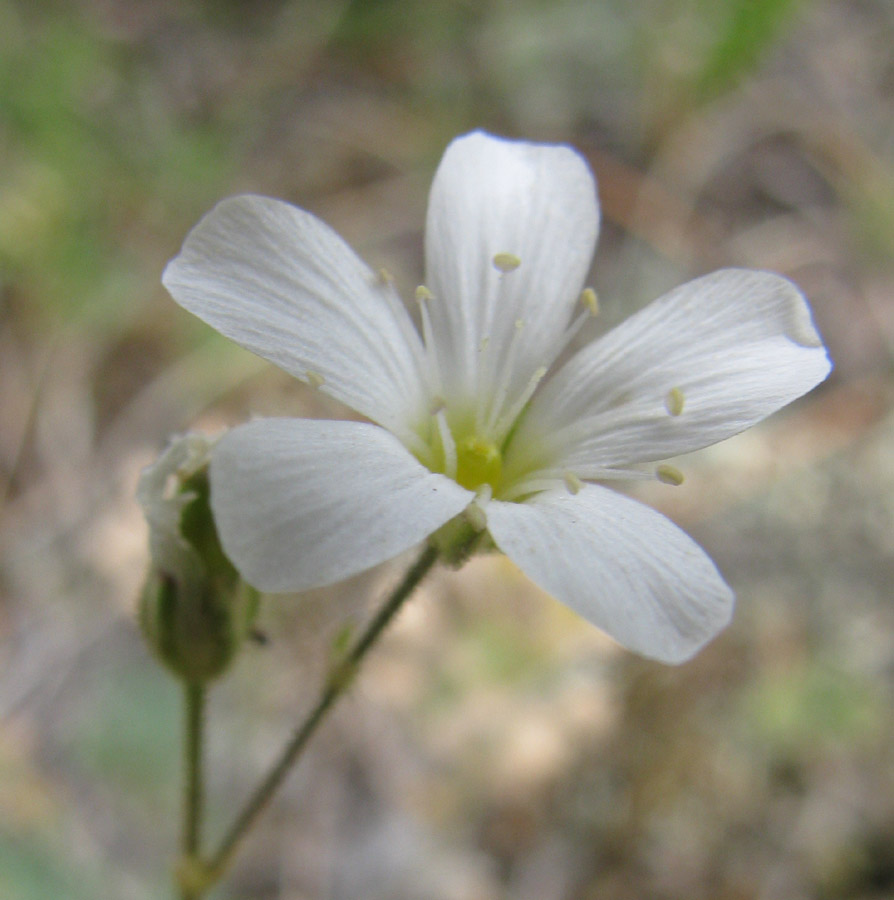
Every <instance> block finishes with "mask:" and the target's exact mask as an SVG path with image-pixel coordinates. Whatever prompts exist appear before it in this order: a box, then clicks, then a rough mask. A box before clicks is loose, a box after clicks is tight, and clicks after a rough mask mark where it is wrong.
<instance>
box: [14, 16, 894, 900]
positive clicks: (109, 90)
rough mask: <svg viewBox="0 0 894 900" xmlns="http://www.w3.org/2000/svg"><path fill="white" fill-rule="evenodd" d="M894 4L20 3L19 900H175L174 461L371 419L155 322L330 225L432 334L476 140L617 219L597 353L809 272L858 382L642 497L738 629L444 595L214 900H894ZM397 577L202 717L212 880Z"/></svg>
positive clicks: (326, 610)
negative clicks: (668, 628) (432, 277)
mask: <svg viewBox="0 0 894 900" xmlns="http://www.w3.org/2000/svg"><path fill="white" fill-rule="evenodd" d="M892 48H894V5H892V4H891V3H890V2H889V0H851V2H834V0H800V2H799V0H729V2H723V3H717V2H714V0H666V2H664V0H644V2H638V3H629V2H624V0H604V2H589V3H588V2H584V0H552V2H547V0H519V2H511V3H510V2H508V0H478V2H472V0H426V2H421V0H417V2H397V0H351V2H348V0H323V2H313V3H312V2H302V0H253V2H236V0H204V2H200V0H192V2H173V0H141V2H136V0H89V2H88V0H82V2H70V3H63V2H58V3H53V2H50V0H38V2H27V3H26V2H24V0H23V2H21V3H15V2H11V0H0V410H2V413H0V423H2V424H0V491H2V495H3V501H2V508H0V522H2V537H0V560H2V562H0V566H2V572H0V897H3V898H4V900H37V898H41V900H43V898H47V897H54V898H55V897H58V898H63V900H81V898H99V900H105V898H116V900H117V898H128V900H131V898H132V900H144V898H145V900H149V898H158V897H164V896H170V888H169V868H170V865H171V861H172V859H173V855H174V852H175V847H176V839H177V829H178V822H179V795H178V790H179V758H180V750H179V738H180V718H181V713H180V709H179V696H178V691H177V688H176V685H175V684H174V683H173V682H172V681H171V680H169V679H168V677H167V676H166V675H165V674H164V672H163V671H162V670H161V669H159V668H158V667H157V666H156V665H155V664H154V662H153V661H152V660H151V659H150V658H149V656H148V654H147V651H146V650H145V649H144V647H143V645H142V643H141V639H140V636H139V634H138V633H137V630H136V627H135V622H134V609H135V601H136V596H137V593H138V591H139V587H140V583H141V580H142V577H143V574H144V571H145V566H146V529H145V525H144V524H143V522H142V519H141V515H140V512H139V510H138V508H137V505H136V502H135V500H134V489H135V485H136V480H137V477H138V474H139V471H140V469H141V467H142V466H144V465H146V464H147V463H148V462H150V461H151V460H152V459H154V458H155V456H156V455H157V454H158V452H159V450H160V449H161V448H162V447H163V446H164V443H165V441H166V438H167V436H168V435H169V434H172V433H175V432H180V431H183V430H185V429H187V428H189V427H194V426H196V427H202V428H206V429H209V430H214V429H220V428H222V427H225V426H227V425H231V424H235V423H238V422H241V421H244V420H245V419H246V418H247V417H248V416H250V415H252V414H279V415H289V414H301V415H312V416H320V417H326V416H328V417H337V416H344V415H348V414H349V413H347V412H346V411H345V410H343V409H341V408H339V407H337V405H336V404H335V403H334V402H330V401H327V400H326V399H325V398H324V397H322V396H320V395H318V394H311V392H310V391H308V390H306V389H305V388H303V387H302V386H301V385H299V384H297V383H296V382H294V381H292V380H290V379H289V378H288V377H286V376H285V375H283V374H282V373H279V372H278V371H276V370H274V369H273V367H272V366H270V365H268V364H266V363H263V362H261V361H259V360H257V359H255V358H253V357H252V356H250V355H249V354H248V353H245V352H244V351H241V350H240V349H238V348H237V347H235V346H234V345H232V344H230V343H228V342H227V341H225V340H224V339H222V338H220V337H218V336H217V335H216V334H214V333H212V332H211V330H210V329H209V328H207V327H206V326H204V325H202V324H201V323H200V322H198V321H197V320H195V319H193V318H192V317H190V316H189V315H188V314H186V313H185V312H183V311H182V310H181V309H180V308H179V307H177V306H176V305H175V304H174V303H173V302H172V301H171V299H170V298H169V297H168V296H167V295H166V293H165V292H164V290H163V289H162V287H161V285H160V283H159V277H160V273H161V270H162V268H163V266H164V264H165V262H166V261H167V260H168V259H169V258H170V257H171V256H172V255H174V254H175V253H176V252H177V250H178V249H179V246H180V243H181V241H182V239H183V237H184V236H185V234H186V232H187V230H188V229H189V227H190V226H191V225H192V224H194V223H195V221H196V220H197V219H198V217H199V216H200V215H201V214H202V213H204V212H205V211H206V210H207V209H208V208H210V206H211V205H213V204H214V203H215V202H216V201H217V200H218V199H220V198H222V197H224V196H226V195H228V194H231V193H234V192H238V191H256V192H262V193H267V194H270V195H273V196H278V197H283V198H286V199H288V200H291V201H293V202H295V203H297V204H299V205H301V206H303V207H305V208H308V209H310V210H312V211H313V212H314V213H316V214H317V215H319V216H321V217H322V218H324V219H326V220H327V221H328V222H329V223H330V224H332V225H333V226H334V227H335V228H336V229H338V230H339V231H340V232H341V233H342V234H343V235H344V236H345V237H346V238H347V239H348V240H349V241H350V242H351V243H352V244H353V245H354V246H355V247H356V248H358V250H359V252H360V253H361V255H363V256H364V257H365V258H366V259H367V261H368V262H370V264H371V265H373V266H375V267H378V266H387V267H388V269H389V270H390V271H391V272H393V273H394V274H395V276H396V278H397V282H398V284H399V286H400V287H401V289H402V291H403V293H404V296H408V295H409V294H410V292H411V291H412V288H413V287H414V286H415V285H416V284H417V283H418V281H419V280H420V278H421V248H422V231H421V229H422V222H423V217H424V211H425V204H426V194H427V189H428V184H429V182H430V179H431V176H432V173H433V171H434V168H435V166H436V165H437V161H438V159H439V158H440V155H441V153H442V152H443V149H444V147H445V146H446V144H447V143H448V141H449V140H450V139H451V138H452V137H454V136H455V135H457V134H459V133H461V132H464V131H467V130H469V129H471V128H475V127H484V128H487V129H488V130H491V131H495V132H497V133H500V134H505V135H508V136H515V137H525V138H530V139H537V140H549V141H563V142H568V143H571V144H573V145H574V146H575V147H577V148H578V149H579V150H580V151H581V153H583V154H584V155H585V156H586V157H587V159H588V160H589V162H590V164H591V166H592V168H593V170H594V172H595V173H596V175H597V177H598V179H599V183H600V196H601V201H602V204H603V211H604V226H603V234H602V238H601V240H600V245H599V249H598V252H597V256H596V259H595V263H594V268H593V275H592V283H593V284H594V285H595V287H596V288H597V290H598V292H599V295H600V298H601V302H602V310H603V311H602V314H601V316H600V318H599V320H598V321H597V322H595V323H594V324H593V327H592V331H591V332H590V333H588V334H586V335H583V336H582V339H588V338H590V337H592V336H593V335H595V334H597V333H598V332H599V330H600V329H604V328H606V327H608V326H610V325H611V324H613V323H614V322H617V321H619V320H620V319H622V318H623V317H625V316H626V315H628V314H629V313H630V312H632V311H633V310H635V309H637V308H639V307H640V306H642V305H643V304H645V303H646V302H648V301H649V300H650V299H653V298H654V297H656V296H657V295H658V294H659V293H661V292H662V291H664V290H666V289H668V288H670V287H672V286H674V285H676V284H678V283H680V282H681V281H684V280H686V279H688V278H690V277H692V276H694V275H696V274H699V273H702V272H705V271H709V270H711V269H713V268H716V267H719V266H722V265H744V266H753V267H760V268H768V269H773V270H776V271H779V272H782V273H784V274H786V275H788V276H790V277H791V278H793V279H794V280H795V281H797V282H798V284H800V285H801V287H802V288H803V289H804V291H805V292H806V294H807V295H808V297H809V298H810V300H811V303H812V305H813V309H814V313H815V318H816V321H817V324H818V326H819V329H820V331H821V332H822V334H823V335H824V337H825V339H826V342H827V344H828V346H829V349H830V353H831V355H832V357H833V359H834V360H835V364H836V368H835V371H834V372H833V374H832V376H831V377H830V379H829V380H828V382H827V383H826V384H824V385H823V386H821V387H820V388H819V389H818V390H816V391H815V392H814V393H812V394H811V395H810V396H808V397H806V398H804V399H803V400H801V401H800V402H798V403H797V404H795V405H793V406H792V407H790V408H789V409H787V410H785V411H784V412H782V413H781V414H779V415H777V416H775V417H774V418H773V419H771V420H770V421H769V422H767V423H765V424H764V425H763V426H760V427H759V428H757V429H754V430H753V431H751V432H749V433H747V434H745V435H742V436H740V437H738V438H735V439H733V440H731V441H728V442H726V443H725V444H722V445H719V446H717V447H714V448H711V449H710V450H707V451H704V452H702V453H700V454H696V455H694V456H693V457H691V458H688V459H685V460H683V461H682V462H680V463H679V465H680V467H681V468H683V469H684V471H685V472H686V475H687V480H686V483H685V485H684V486H683V487H681V488H679V489H672V488H668V487H667V486H663V485H655V486H650V488H649V490H640V491H639V494H640V495H641V496H642V497H643V498H644V499H646V500H648V501H649V502H651V503H654V504H655V505H657V506H658V507H659V508H661V509H662V510H663V511H665V512H666V513H667V514H668V515H670V516H671V517H672V518H673V519H674V520H675V521H677V522H678V523H680V524H681V525H682V526H683V527H684V528H686V529H687V530H688V531H689V532H690V533H691V534H692V535H693V536H695V537H696V539H697V540H699V541H700V542H701V543H702V544H703V545H704V546H705V547H706V548H707V550H708V551H709V552H710V553H711V555H712V556H713V557H714V559H715V560H716V561H717V562H718V565H719V567H720V569H721V571H723V572H724V574H725V576H726V578H727V579H728V581H729V582H730V583H731V584H732V585H733V587H734V588H735V590H736V592H737V594H738V608H737V612H736V617H735V621H734V623H733V625H732V626H731V627H730V628H729V630H728V631H726V632H725V633H724V634H723V635H722V636H721V637H720V638H719V639H718V640H716V641H715V642H714V643H713V644H712V645H711V646H709V647H708V648H707V649H706V650H705V651H704V652H703V653H701V655H700V656H698V657H697V658H696V659H695V660H694V661H693V662H691V663H689V664H687V665H685V666H682V667H680V668H667V667H663V666H661V665H659V664H656V663H650V662H645V661H642V660H639V659H637V658H635V657H633V656H631V655H630V654H627V653H625V652H622V651H619V650H618V649H617V648H616V647H615V646H614V645H613V644H612V643H611V642H610V641H609V640H608V639H607V638H605V637H603V636H602V635H600V634H599V633H598V632H597V631H595V630H594V629H593V628H591V627H590V626H588V625H586V624H585V623H583V622H582V621H581V620H579V619H577V618H575V617H574V616H573V614H571V613H570V612H568V611H567V610H565V609H564V608H563V607H561V606H559V605H558V604H557V603H556V602H555V601H553V600H551V599H550V598H548V597H546V596H544V595H542V594H540V593H539V592H538V591H537V590H536V589H535V588H533V587H532V586H531V585H530V584H529V583H528V582H527V581H525V579H524V578H522V577H521V576H520V575H519V574H518V573H517V572H516V571H515V570H514V569H513V567H512V566H511V565H510V564H509V563H507V562H506V561H505V560H502V559H500V558H496V557H495V558H488V559H480V560H476V561H474V562H473V563H471V564H470V565H468V566H467V567H466V568H465V569H464V570H463V571H462V572H460V573H452V572H443V573H440V574H438V575H437V576H436V577H434V578H433V579H432V580H431V581H430V582H429V583H428V585H427V586H426V587H425V589H424V590H422V591H420V593H419V595H418V596H417V597H416V598H415V599H414V601H413V602H412V603H411V604H410V606H409V607H408V608H407V609H406V610H405V611H404V613H403V614H402V616H401V618H400V620H399V621H398V622H397V623H396V625H395V627H394V628H393V629H392V630H391V632H390V633H389V634H388V636H387V639H386V640H385V641H384V642H383V643H382V645H381V646H380V647H378V648H377V650H376V652H375V653H374V654H373V656H372V658H371V659H370V660H369V663H368V665H367V667H366V669H365V670H364V672H363V674H362V677H361V678H360V679H359V682H358V683H357V685H356V686H355V687H354V688H353V690H352V692H351V694H350V695H349V696H348V697H347V698H346V699H345V700H344V701H343V702H342V705H341V707H340V708H339V710H338V711H337V713H336V714H335V715H334V716H333V717H332V719H331V720H330V721H329V723H328V724H327V725H326V727H325V728H324V730H323V732H322V733H321V734H320V736H319V737H318V739H317V741H316V743H315V744H314V745H313V749H312V751H311V752H310V753H309V755H308V757H307V758H305V759H304V760H303V762H302V763H301V765H300V766H299V768H298V769H297V770H296V771H295V773H294V774H293V776H292V777H291V778H290V780H289V782H288V784H287V786H286V789H285V791H284V792H283V793H282V794H281V795H280V796H279V798H278V799H277V801H276V802H275V804H274V806H273V807H272V808H271V809H270V810H269V811H268V813H267V814H266V816H265V818H264V819H263V821H262V823H261V825H260V827H259V828H258V830H257V831H256V832H255V833H254V834H253V836H252V837H251V838H250V840H249V841H248V843H247V844H246V846H245V847H244V849H243V852H242V854H241V855H240V857H239V859H238V861H237V864H236V866H235V869H234V871H233V872H232V876H231V878H230V880H229V881H228V882H227V883H226V885H225V886H224V887H222V888H221V889H220V890H219V891H218V893H217V894H216V895H215V896H216V897H219V898H221V900H225V898H258V900H260V898H269V900H274V898H281V900H286V898H288V900H353V898H363V900H378V898H382V900H386V898H387V900H417V898H418V900H504V898H505V900H553V898H555V900H603V898H605V900H634V898H637V900H644V898H647V900H674V898H683V897H685V898H689V900H702V898H704V900H708V898H710V900H746V898H760V900H801V898H804V900H808V898H817V900H845V898H847V900H870V898H890V897H892V896H894V765H892V759H891V756H892V752H891V745H892V738H894V713H892V699H894V697H892V694H894V691H892V687H894V607H892V603H891V592H892V588H891V585H892V584H894V420H892V417H891V414H890V407H891V403H892V396H894V392H892V388H894V379H892V359H894V357H892V354H894V254H892V251H894V168H892V160H894V54H892ZM400 571H401V562H400V561H398V562H397V563H396V564H395V565H393V566H387V567H385V568H384V569H382V570H379V571H376V572H372V573H368V574H366V575H363V576H360V577H358V578H355V579H353V580H352V581H350V582H348V583H346V584H342V585H338V586H336V587H335V588H333V589H330V590H326V591H317V592H312V593H310V594H307V595H304V596H300V597H277V598H273V599H271V600H269V601H267V602H266V603H265V605H264V608H263V611H262V616H261V627H262V629H263V631H264V632H265V633H266V635H267V641H266V643H264V644H263V645H262V644H257V645H251V646H249V647H248V648H247V649H246V651H245V652H244V653H243V655H242V657H241V659H240V661H239V664H238V665H237V666H236V668H235V671H234V673H233V674H232V676H231V677H229V678H228V679H227V680H226V681H225V682H224V683H222V684H221V685H220V686H219V687H217V688H216V689H215V691H214V692H213V695H212V703H211V738H210V745H209V748H208V756H209V772H210V786H209V792H210V804H211V818H210V822H209V827H208V832H209V835H210V836H211V838H214V837H215V836H216V835H218V834H219V833H220V831H221V830H222V829H223V827H224V826H225V825H226V824H227V823H228V821H229V819H230V816H231V815H232V813H233V812H234V810H235V808H236V806H237V805H238V803H239V802H240V801H241V799H242V798H244V797H245V796H246V795H247V793H248V791H249V790H250V788H251V786H252V785H253V783H254V782H255V780H256V779H257V777H258V776H259V775H260V773H261V772H262V771H264V769H265V768H266V766H267V765H268V764H269V762H270V760H271V759H272V758H273V757H274V756H275V754H276V753H277V751H278V749H279V747H280V745H281V743H282V741H283V740H284V739H285V738H286V737H287V735H288V734H289V732H290V729H291V727H292V726H293V724H294V723H295V722H296V721H297V720H298V718H299V717H300V715H301V713H302V711H303V710H304V709H306V708H307V706H308V705H309V703H310V702H311V700H312V698H313V697H314V695H315V693H316V691H317V688H318V685H319V682H320V679H321V677H322V673H323V672H324V670H325V665H326V661H327V658H328V655H329V653H330V652H331V650H330V648H331V644H332V641H333V639H334V638H335V636H336V635H337V634H338V632H339V631H340V629H341V628H342V627H343V626H344V625H345V623H357V622H360V621H361V620H362V619H363V617H364V616H365V615H366V614H367V613H368V610H369V609H370V603H371V602H374V601H375V600H376V599H378V598H380V597H381V596H382V595H383V593H384V592H385V591H386V590H387V589H388V586H389V585H390V584H393V583H394V581H395V579H396V578H397V577H399V574H400Z"/></svg>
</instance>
